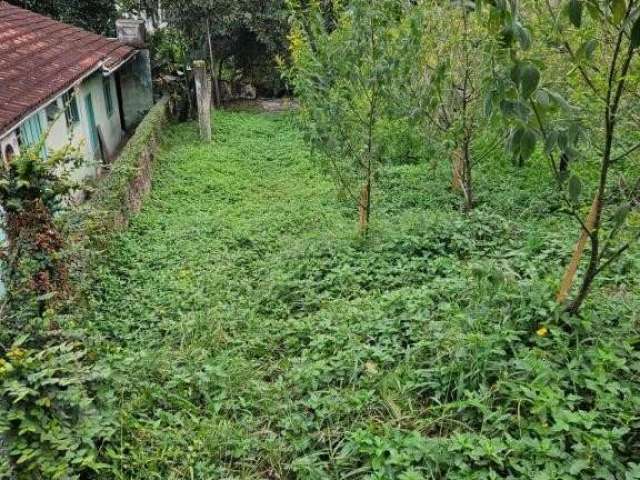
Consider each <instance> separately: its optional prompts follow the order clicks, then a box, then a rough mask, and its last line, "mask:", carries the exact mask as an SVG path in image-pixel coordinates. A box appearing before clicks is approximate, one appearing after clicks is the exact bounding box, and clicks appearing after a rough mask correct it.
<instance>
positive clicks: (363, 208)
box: [358, 180, 371, 234]
mask: <svg viewBox="0 0 640 480" xmlns="http://www.w3.org/2000/svg"><path fill="white" fill-rule="evenodd" d="M370 212H371V180H367V182H366V183H365V184H364V185H363V186H362V190H361V192H360V199H359V201H358V214H359V220H358V230H359V231H360V234H365V233H367V230H368V229H369V216H370Z"/></svg>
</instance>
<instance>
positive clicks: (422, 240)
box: [89, 112, 640, 479]
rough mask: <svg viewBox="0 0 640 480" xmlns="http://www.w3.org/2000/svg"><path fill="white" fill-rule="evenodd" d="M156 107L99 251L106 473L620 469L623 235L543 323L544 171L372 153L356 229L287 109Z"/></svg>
mask: <svg viewBox="0 0 640 480" xmlns="http://www.w3.org/2000/svg"><path fill="white" fill-rule="evenodd" d="M217 131H218V135H217V137H216V142H215V143H214V145H213V146H206V145H203V144H200V142H199V140H198V136H197V131H196V128H195V127H194V126H193V125H181V126H176V127H171V128H170V129H169V131H168V132H167V137H166V138H167V147H166V149H165V150H164V152H163V153H162V155H161V156H160V158H159V165H160V166H159V170H158V172H157V176H156V185H155V190H154V192H153V193H152V197H151V198H150V199H149V203H148V204H147V206H146V207H145V209H144V210H143V212H142V213H141V215H139V216H138V217H136V218H135V219H133V221H132V224H131V228H130V230H128V231H127V232H124V233H123V234H121V235H119V236H118V238H117V239H116V240H115V242H114V244H113V245H112V247H111V248H110V249H109V252H108V255H107V258H105V263H104V265H103V266H102V268H101V269H100V271H99V272H98V273H99V276H100V279H101V282H100V283H99V284H97V285H96V286H95V291H94V303H93V311H94V315H92V316H91V317H90V318H89V323H90V325H91V329H92V332H93V333H92V336H93V337H95V338H103V339H104V342H105V343H104V345H103V348H102V350H101V351H100V353H99V354H98V357H99V358H100V359H101V360H100V361H101V362H102V363H103V364H104V365H105V366H108V367H109V368H110V369H112V370H113V377H112V383H111V385H110V392H111V393H110V394H109V395H110V397H108V398H110V399H111V404H112V405H113V408H114V409H116V411H117V418H118V421H119V423H120V426H119V429H120V432H121V436H120V439H119V441H118V442H116V443H114V444H113V445H111V446H110V447H109V448H108V453H109V456H110V457H111V458H112V460H113V461H114V467H113V470H114V476H115V477H116V478H127V479H148V478H163V479H179V478H256V479H257V478H307V479H324V478H327V479H328V478H345V477H348V478H379V479H383V478H384V479H391V478H398V479H419V478H425V479H426V478H450V479H456V478H469V479H471V478H474V479H477V478H537V479H544V478H554V479H556V478H564V479H588V478H622V479H633V478H638V475H639V473H640V470H639V469H640V465H638V461H637V459H638V456H639V455H640V436H639V435H640V424H639V418H638V415H637V412H638V411H640V410H639V409H640V404H639V403H638V401H639V399H640V379H639V378H638V374H637V372H638V371H639V368H640V350H639V349H638V346H639V344H638V336H637V331H638V320H639V318H638V314H637V312H638V307H639V306H640V297H638V295H637V291H638V282H637V280H638V278H640V277H639V276H638V273H639V272H640V257H639V256H638V254H637V251H634V252H633V255H630V256H628V257H626V260H625V261H623V262H621V263H619V264H616V266H614V267H613V269H612V270H610V271H609V272H608V274H607V275H606V276H605V277H603V278H602V280H601V281H600V283H599V287H600V288H598V289H597V290H596V291H595V293H594V296H593V297H592V301H590V302H589V308H587V309H585V310H584V313H583V316H582V317H581V319H580V320H579V321H577V322H576V323H575V325H574V329H573V330H572V331H571V332H567V331H565V329H564V327H563V324H562V322H560V321H559V319H558V317H556V314H555V304H554V301H553V295H552V294H553V292H554V289H555V287H556V285H557V279H558V277H559V275H560V273H561V272H562V269H563V263H564V257H565V254H566V253H567V252H568V250H569V247H570V246H571V244H572V243H573V240H574V239H573V235H572V234H573V232H574V230H573V229H572V228H571V225H572V219H571V218H570V217H568V216H566V215H564V214H563V213H562V211H561V210H560V209H561V208H562V205H563V201H562V199H561V196H560V194H559V193H558V192H557V191H556V189H555V187H554V184H553V182H552V178H553V177H552V174H551V173H550V172H549V171H548V170H544V169H541V168H540V167H539V165H538V164H537V163H536V162H528V163H527V164H525V165H524V166H523V167H521V168H518V167H516V166H514V165H513V164H512V163H511V161H510V159H509V158H508V157H506V156H505V157H501V156H497V157H495V158H494V161H493V163H492V169H491V171H487V170H484V169H480V170H479V171H478V172H477V175H476V184H477V187H478V188H477V192H478V205H477V206H476V208H475V209H474V211H472V212H470V213H464V212H462V211H460V210H459V209H458V208H457V206H458V203H459V200H458V195H457V194H456V193H454V192H450V191H448V189H447V188H443V187H442V186H443V185H448V179H449V178H450V175H451V173H450V172H451V171H450V167H449V164H448V163H447V162H439V163H435V164H433V165H432V166H431V167H430V168H426V167H425V165H423V164H421V163H417V164H387V165H383V166H382V167H381V168H382V169H383V171H382V172H381V175H380V184H379V186H378V197H379V201H378V203H379V208H378V211H377V218H378V220H377V221H375V222H373V223H372V224H371V226H370V232H369V235H368V237H367V238H366V239H362V238H360V237H359V236H358V235H356V232H355V231H354V228H353V225H352V214H353V205H352V203H351V202H350V201H347V200H344V201H343V200H340V199H338V198H337V197H336V194H335V189H334V187H333V184H332V182H330V181H328V180H327V179H326V177H325V175H324V174H323V173H322V171H321V170H319V168H318V167H317V166H316V164H315V162H314V161H313V160H312V159H311V157H310V156H309V154H308V153H307V148H306V147H305V144H304V141H303V139H302V136H301V134H300V133H299V131H298V129H297V127H296V126H295V121H294V119H290V118H288V117H283V116H267V115H255V114H248V113H242V114H239V113H227V112H222V113H219V114H218V116H217Z"/></svg>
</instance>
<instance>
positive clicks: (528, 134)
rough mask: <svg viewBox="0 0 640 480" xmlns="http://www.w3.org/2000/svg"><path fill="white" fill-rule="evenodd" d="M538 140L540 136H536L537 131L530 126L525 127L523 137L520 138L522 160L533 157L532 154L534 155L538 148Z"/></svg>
mask: <svg viewBox="0 0 640 480" xmlns="http://www.w3.org/2000/svg"><path fill="white" fill-rule="evenodd" d="M537 142H538V137H537V136H536V132H534V131H533V130H531V129H530V128H526V129H524V131H523V132H522V137H521V138H520V158H522V160H528V159H529V158H531V155H533V152H534V151H535V149H536V143H537Z"/></svg>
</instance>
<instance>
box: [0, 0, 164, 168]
mask: <svg viewBox="0 0 640 480" xmlns="http://www.w3.org/2000/svg"><path fill="white" fill-rule="evenodd" d="M117 30H118V33H119V36H120V37H121V38H120V39H110V38H105V37H102V36H100V35H97V34H94V33H91V32H88V31H85V30H82V29H80V28H77V27H74V26H71V25H67V24H64V23H61V22H57V21H55V20H52V19H50V18H48V17H45V16H42V15H38V14H36V13H33V12H30V11H28V10H24V9H21V8H18V7H15V6H13V5H10V4H8V3H6V2H4V1H2V0H0V153H1V156H2V159H3V160H4V161H5V162H10V161H11V158H12V157H13V156H15V155H17V154H19V153H20V150H21V149H22V148H24V147H26V146H29V145H33V144H35V143H37V142H39V141H40V139H41V138H43V137H45V136H46V139H45V142H44V148H43V151H42V154H43V155H46V154H47V152H51V151H55V150H58V149H60V148H62V147H63V146H65V145H68V144H69V143H71V144H72V145H74V146H76V147H77V148H79V150H80V152H81V154H82V156H83V157H84V159H85V160H86V161H85V162H84V165H85V166H84V167H82V168H81V169H80V170H79V171H78V172H77V174H74V176H76V177H78V179H82V178H86V177H90V176H95V175H96V173H97V172H98V171H99V169H100V166H101V163H102V162H108V161H109V160H110V159H111V158H112V157H113V156H114V154H116V152H117V151H118V150H119V147H120V145H121V144H122V142H123V141H124V140H125V139H126V138H127V131H129V130H131V129H132V128H134V127H135V126H136V125H137V123H139V121H140V120H141V119H142V117H143V116H144V115H145V114H146V113H147V112H148V110H149V109H150V108H151V106H152V104H153V92H152V79H151V69H150V62H149V52H148V50H146V49H145V48H144V22H142V21H136V20H122V21H118V24H117Z"/></svg>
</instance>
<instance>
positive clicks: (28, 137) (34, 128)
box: [19, 113, 42, 147]
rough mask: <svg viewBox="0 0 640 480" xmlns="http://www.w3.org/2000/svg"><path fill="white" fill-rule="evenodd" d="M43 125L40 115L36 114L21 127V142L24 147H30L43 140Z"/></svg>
mask: <svg viewBox="0 0 640 480" xmlns="http://www.w3.org/2000/svg"><path fill="white" fill-rule="evenodd" d="M41 137H42V124H41V123H40V115H39V114H38V113H35V114H34V115H32V116H31V117H29V118H28V119H27V120H26V121H25V122H24V123H23V124H22V125H21V126H20V135H19V141H20V143H21V144H22V145H24V146H26V147H30V146H32V145H35V144H36V143H38V142H39V141H40V140H41Z"/></svg>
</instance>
